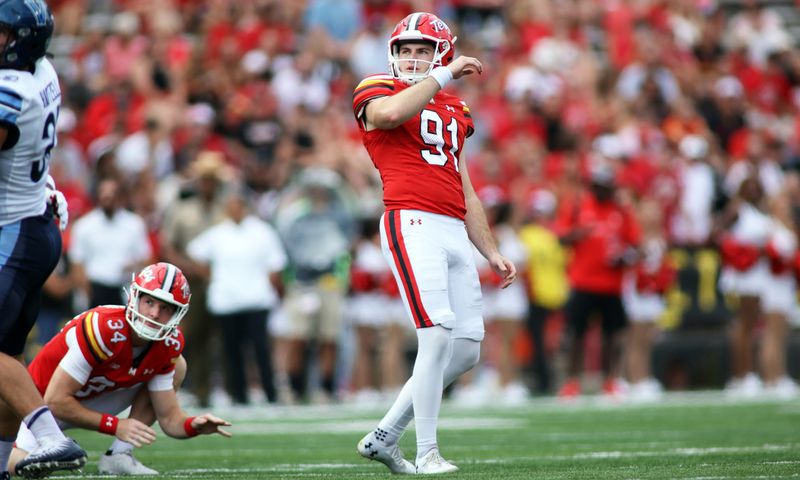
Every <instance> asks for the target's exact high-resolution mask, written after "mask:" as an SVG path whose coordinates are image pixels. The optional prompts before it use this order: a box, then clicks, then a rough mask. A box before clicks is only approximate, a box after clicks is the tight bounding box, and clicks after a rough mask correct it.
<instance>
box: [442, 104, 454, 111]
mask: <svg viewBox="0 0 800 480" xmlns="http://www.w3.org/2000/svg"><path fill="white" fill-rule="evenodd" d="M444 108H445V109H447V111H448V112H453V113H455V111H456V109H455V108H453V107H451V106H450V105H445V106H444Z"/></svg>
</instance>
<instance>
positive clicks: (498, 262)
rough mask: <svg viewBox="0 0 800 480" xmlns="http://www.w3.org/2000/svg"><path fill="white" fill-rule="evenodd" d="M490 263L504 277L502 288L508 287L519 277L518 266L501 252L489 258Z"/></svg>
mask: <svg viewBox="0 0 800 480" xmlns="http://www.w3.org/2000/svg"><path fill="white" fill-rule="evenodd" d="M489 264H490V265H491V266H492V270H494V272H495V273H496V274H498V275H500V277H502V279H503V282H502V283H501V284H500V288H506V287H507V286H509V285H511V284H512V283H514V280H516V279H517V267H516V266H514V262H512V261H511V260H509V259H507V258H506V257H504V256H502V255H500V254H498V255H495V256H493V257H492V258H490V259H489Z"/></svg>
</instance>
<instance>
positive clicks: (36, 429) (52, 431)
mask: <svg viewBox="0 0 800 480" xmlns="http://www.w3.org/2000/svg"><path fill="white" fill-rule="evenodd" d="M22 421H23V422H25V425H26V426H27V427H28V430H30V431H31V433H33V436H34V437H36V440H37V441H38V442H39V443H41V442H42V439H45V438H48V437H49V438H51V439H53V440H55V441H59V440H63V439H64V438H66V437H64V433H63V432H62V431H61V429H60V428H58V423H56V419H55V417H54V416H53V413H52V412H51V411H50V409H49V408H47V407H46V406H41V407H39V408H37V409H36V410H34V411H32V412H31V413H29V414H27V415H25V418H24V419H23V420H22Z"/></svg>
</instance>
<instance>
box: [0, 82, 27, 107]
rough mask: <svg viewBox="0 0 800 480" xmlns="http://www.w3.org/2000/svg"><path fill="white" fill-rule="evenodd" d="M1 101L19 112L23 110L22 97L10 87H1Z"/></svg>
mask: <svg viewBox="0 0 800 480" xmlns="http://www.w3.org/2000/svg"><path fill="white" fill-rule="evenodd" d="M0 102H2V103H3V104H4V105H8V106H9V107H11V108H13V109H16V110H17V111H18V112H21V111H22V97H21V96H20V95H19V94H18V93H17V92H15V91H14V90H11V89H10V88H6V87H0Z"/></svg>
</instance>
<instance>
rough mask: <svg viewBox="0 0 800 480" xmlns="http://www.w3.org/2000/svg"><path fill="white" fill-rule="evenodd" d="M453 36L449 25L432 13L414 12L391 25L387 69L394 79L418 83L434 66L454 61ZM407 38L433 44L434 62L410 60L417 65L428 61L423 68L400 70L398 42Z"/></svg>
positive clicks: (454, 40) (454, 41)
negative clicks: (411, 71) (392, 26)
mask: <svg viewBox="0 0 800 480" xmlns="http://www.w3.org/2000/svg"><path fill="white" fill-rule="evenodd" d="M456 38H457V37H454V36H453V34H452V33H450V28H449V27H448V26H447V24H446V23H444V22H443V21H442V20H441V19H440V18H439V17H437V16H436V15H433V14H432V13H425V12H416V13H412V14H411V15H409V16H407V17H406V18H404V19H403V20H401V21H400V23H398V24H397V26H396V27H394V30H393V31H392V36H391V37H389V71H390V72H391V73H392V76H394V78H396V79H398V80H400V81H402V82H404V83H407V84H409V85H413V84H415V83H418V82H421V81H422V80H424V79H425V78H427V77H428V75H429V74H430V73H431V70H433V69H434V68H435V67H439V66H447V65H448V64H449V63H450V62H452V61H453V57H454V56H455V50H454V49H453V44H454V43H456ZM407 41H425V42H430V43H432V44H433V52H434V53H433V61H431V62H427V61H424V60H413V61H414V62H417V64H423V65H424V64H427V68H423V69H422V70H424V71H419V70H420V69H418V68H415V69H414V73H408V72H403V71H402V70H401V69H400V65H399V64H398V62H400V61H401V60H400V59H399V52H400V43H401V42H407Z"/></svg>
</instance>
